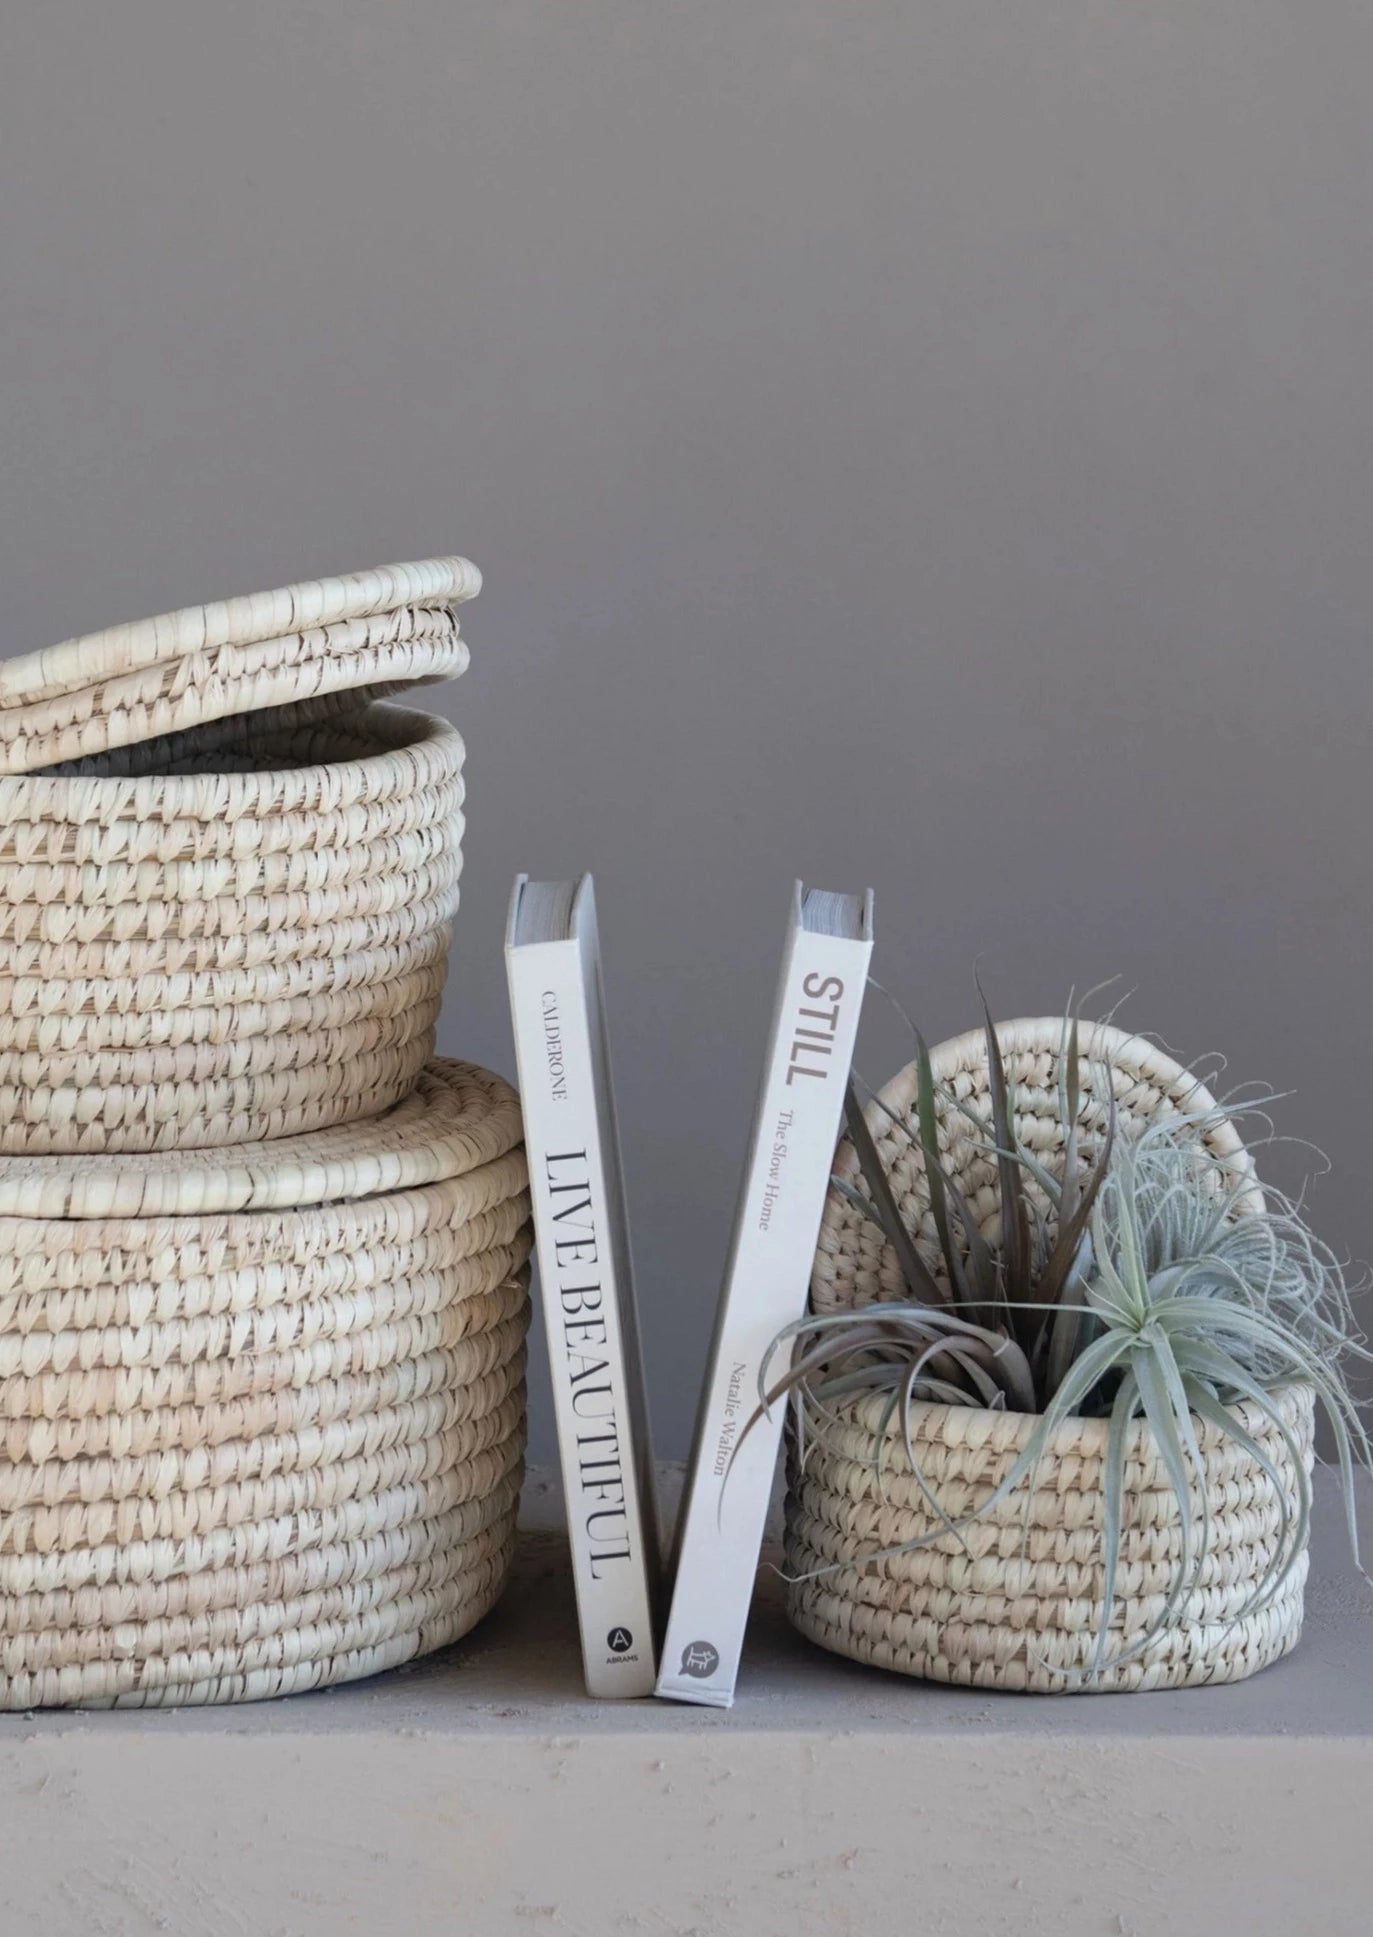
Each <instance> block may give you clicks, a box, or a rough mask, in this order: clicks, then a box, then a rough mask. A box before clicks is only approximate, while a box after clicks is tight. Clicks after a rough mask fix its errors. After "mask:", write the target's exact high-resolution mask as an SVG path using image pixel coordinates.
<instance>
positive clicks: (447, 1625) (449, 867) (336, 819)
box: [0, 559, 529, 1707]
mask: <svg viewBox="0 0 1373 1937" xmlns="http://www.w3.org/2000/svg"><path fill="white" fill-rule="evenodd" d="M478 583H479V580H478V577H477V574H476V573H475V571H474V570H473V568H472V567H471V566H469V565H467V564H466V563H465V561H463V560H460V559H447V560H437V561H433V562H432V563H429V564H425V565H412V566H398V567H393V568H391V569H390V570H388V571H384V572H375V573H368V574H360V575H358V576H356V577H354V578H350V579H336V580H330V581H324V582H321V583H317V584H314V585H308V586H295V587H292V588H289V589H288V590H286V591H284V592H278V593H273V594H263V595H259V596H258V597H255V598H249V599H238V600H232V601H229V602H228V603H226V604H222V605H219V606H213V607H204V608H197V609H195V610H193V611H188V612H181V613H176V614H173V615H171V616H169V617H168V618H165V619H160V620H153V621H148V622H145V623H144V624H142V625H138V626H131V627H125V628H121V629H118V630H116V631H114V632H110V633H106V634H101V635H96V636H94V637H92V638H89V639H85V640H79V641H72V642H69V643H68V644H67V645H65V646H59V647H55V648H53V649H51V650H50V651H49V652H46V653H41V654H36V655H34V656H33V657H32V658H30V659H27V660H19V661H15V662H12V663H11V664H10V665H8V666H5V667H3V668H0V768H2V769H3V770H4V771H3V774H0V1152H3V1153H4V1154H0V1436H2V1438H0V1444H3V1450H4V1455H5V1459H4V1463H3V1464H2V1465H0V1705H4V1706H9V1707H27V1706H31V1705H35V1704H39V1703H49V1704H50V1703H62V1704H65V1703H74V1702H100V1703H105V1702H142V1703H159V1702H161V1703H167V1702H192V1701H224V1700H246V1699H252V1698H254V1697H258V1696H262V1695H269V1694H278V1693H284V1692H287V1691H289V1690H292V1689H297V1688H306V1687H316V1686H320V1685H323V1684H324V1683H327V1682H330V1681H338V1680H343V1679H348V1678H350V1677H353V1676H357V1675H361V1674H367V1673H370V1672H372V1671H373V1670H375V1669H377V1668H381V1667H384V1666H387V1665H389V1664H390V1663H392V1662H396V1661H400V1660H403V1659H406V1658H407V1657H409V1656H412V1655H414V1654H417V1653H420V1652H422V1651H424V1650H425V1649H427V1648H431V1647H435V1646H438V1645H440V1644H441V1643H443V1642H445V1641H449V1640H452V1639H454V1638H456V1636H458V1635H460V1634H462V1633H463V1632H465V1631H466V1629H467V1628H468V1627H470V1626H471V1625H472V1623H473V1622H474V1621H475V1620H477V1619H478V1618H479V1617H480V1615H481V1614H482V1613H484V1612H485V1610H486V1609H487V1608H488V1607H489V1606H490V1604H491V1602H492V1601H493V1600H494V1598H495V1597H496V1595H497V1594H498V1593H499V1591H500V1587H501V1585H502V1583H503V1580H504V1576H505V1572H506V1568H507V1565H508V1561H509V1558H510V1553H511V1547H512V1542H513V1535H514V1515H515V1503H516V1496H517V1493H518V1489H519V1480H520V1470H521V1462H522V1458H523V1446H524V1392H523V1373H524V1332H525V1326H526V1320H527V1284H526V1271H525V1263H526V1259H527V1255H528V1249H529V1239H528V1229H527V1218H528V1200H527V1196H526V1192H525V1168H524V1157H523V1151H522V1149H521V1146H520V1120H519V1109H518V1104H517V1102H516V1099H515V1097H514V1095H513V1093H512V1092H511V1091H510V1090H509V1088H508V1087H507V1086H506V1085H505V1084H504V1083H502V1082H501V1081H500V1080H499V1079H498V1078H495V1077H492V1076H490V1075H488V1074H486V1073H485V1072H482V1071H479V1070H476V1069H473V1068H471V1067H470V1066H468V1065H464V1064H458V1063H446V1062H442V1061H435V1060H433V1058H432V1048H433V1037H434V1022H435V1018H436V1016H437V1012H438V1007H439V1001H440V997H441V992H442V986H443V979H444V974H445V970H446V965H447V952H448V939H449V928H450V923H451V920H452V916H453V913H454V910H455V908H456V905H457V892H458V887H457V884H458V874H459V871H460V867H461V839H462V828H463V822H462V813H461V803H462V753H463V749H462V741H461V739H460V737H459V736H458V734H457V733H456V731H455V730H454V729H453V728H452V727H451V726H448V725H447V724H446V723H445V722H443V721H441V720H438V719H435V718H432V717H430V716H428V715H425V714H418V713H412V712H408V711H404V710H401V709H399V708H396V707H393V706H387V705H382V704H379V703H378V700H379V696H380V695H382V694H386V693H390V692H394V691H396V690H397V689H398V688H400V687H401V686H404V685H407V684H410V683H413V682H415V681H418V680H430V679H434V678H440V677H443V676H445V675H450V674H454V673H457V672H460V671H461V670H462V669H463V666H464V665H465V663H466V649H465V647H464V646H463V645H462V642H461V640H460V638H459V636H458V631H457V625H456V622H455V619H454V617H453V606H454V605H455V604H456V603H457V601H459V600H460V599H462V598H465V597H468V596H470V595H471V594H472V592H473V591H475V590H476V588H477V585H478Z"/></svg>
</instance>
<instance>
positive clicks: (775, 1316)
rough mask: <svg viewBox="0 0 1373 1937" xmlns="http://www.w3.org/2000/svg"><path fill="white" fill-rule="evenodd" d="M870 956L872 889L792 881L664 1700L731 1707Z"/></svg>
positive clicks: (670, 1629)
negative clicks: (780, 1337)
mask: <svg viewBox="0 0 1373 1937" xmlns="http://www.w3.org/2000/svg"><path fill="white" fill-rule="evenodd" d="M871 954H872V894H871V891H869V892H868V893H867V894H862V895H858V894H830V893H827V892H825V891H824V890H821V889H815V888H813V889H810V890H807V889H805V888H804V887H803V886H802V884H801V883H800V882H799V881H798V882H797V883H796V886H795V889H794V891H793V895H792V904H791V912H790V921H789V925H788V931H787V939H786V947H785V951H784V954H783V960H782V972H781V977H780V980H779V984H778V990H777V999H776V1007H775V1010H774V1014H773V1023H772V1033H771V1039H770V1042H769V1045H768V1051H767V1057H766V1061H765V1063H764V1068H763V1079H762V1085H761V1090H760V1093H759V1098H758V1104H757V1111H756V1114H755V1117H754V1123H753V1132H752V1138H751V1143H750V1150H749V1155H748V1158H747V1163H746V1168H745V1172H744V1181H743V1188H742V1192H741V1195H740V1198H739V1206H738V1210H737V1213H736V1216H735V1225H734V1236H733V1240H732V1242H731V1245H730V1251H729V1259H728V1262H727V1264H726V1267H725V1276H724V1286H723V1289H722V1290H721V1293H720V1304H719V1309H718V1312H717V1316H716V1327H715V1338H714V1343H713V1345H712V1348H711V1358H710V1368H709V1371H708V1373H707V1377H706V1384H705V1388H704V1390H703V1394H702V1403H701V1410H700V1413H699V1416H698V1420H697V1428H696V1443H695V1449H694V1452H693V1454H692V1462H691V1469H690V1472H689V1474H688V1478H687V1490H686V1494H685V1496H684V1499H683V1504H682V1515H681V1519H680V1522H679V1525H678V1534H677V1548H676V1571H675V1578H674V1582H673V1588H672V1600H671V1606H670V1608H669V1612H668V1621H667V1631H666V1635H665V1637H664V1641H663V1648H662V1669H661V1671H660V1673H659V1676H658V1684H657V1693H658V1694H659V1695H661V1696H664V1697H666V1698H667V1699H669V1700H671V1701H680V1702H702V1703H705V1704H707V1705H709V1706H712V1707H716V1708H728V1707H729V1706H730V1705H731V1703H732V1702H733V1700H734V1685H735V1680H736V1678H737V1675H738V1671H739V1655H740V1651H741V1649H742V1646H743V1640H744V1629H745V1626H746V1624H747V1621H748V1612H749V1605H750V1602H751V1601H752V1598H753V1585H754V1579H755V1576H756V1574H757V1571H758V1557H759V1552H760V1550H761V1547H762V1541H763V1526H764V1522H765V1520H766V1517H767V1510H768V1500H769V1496H770V1494H771V1491H772V1481H773V1473H774V1470H775V1468H776V1465H777V1449H778V1445H779V1442H780V1440H781V1435H782V1424H783V1416H784V1411H785V1408H784V1407H783V1406H782V1405H780V1404H779V1405H775V1406H773V1407H772V1408H770V1410H769V1411H768V1412H766V1413H764V1414H763V1415H762V1416H760V1417H754V1415H755V1414H756V1413H757V1411H758V1404H759V1391H758V1381H759V1371H760V1368H761V1366H762V1364H763V1361H764V1358H765V1355H766V1353H767V1350H768V1347H769V1345H770V1344H771V1343H772V1341H773V1339H775V1338H776V1336H777V1334H778V1333H779V1332H780V1331H781V1330H782V1328H783V1327H784V1326H786V1325H789V1324H791V1323H793V1322H794V1321H795V1320H796V1319H798V1318H800V1317H801V1315H802V1313H803V1312H804V1311H805V1307H806V1296H807V1292H808V1290H809V1286H810V1274H811V1265H812V1263H813V1260H814V1257H815V1243H816V1239H817V1237H818V1235H819V1231H820V1219H821V1215H822V1213H823V1210H824V1204H825V1192H826V1190H827V1188H828V1186H829V1178H830V1171H831V1167H832V1164H833V1160H834V1150H835V1145H836V1143H837V1141H838V1136H839V1125H840V1118H841V1114H842V1110H843V1102H844V1086H845V1084H846V1082H847V1080H848V1074H849V1066H850V1064H851V1063H852V1061H853V1048H854V1041H855V1038H856V1036H857V1033H858V1018H859V1014H860V1012H861V1010H862V1006H863V992H864V988H865V986H866V983H867V976H868V962H869V959H870V957H871ZM789 1356H790V1355H789V1354H788V1353H787V1352H786V1351H779V1352H778V1354H777V1355H776V1356H775V1358H774V1359H773V1361H772V1365H771V1376H772V1377H774V1378H779V1377H780V1376H781V1375H782V1373H783V1372H784V1371H785V1370H786V1367H787V1364H788V1361H789ZM750 1419H752V1424H751V1425H750V1424H749V1422H750ZM746 1426H747V1427H748V1428H749V1430H748V1431H747V1433H746V1432H745V1427H746Z"/></svg>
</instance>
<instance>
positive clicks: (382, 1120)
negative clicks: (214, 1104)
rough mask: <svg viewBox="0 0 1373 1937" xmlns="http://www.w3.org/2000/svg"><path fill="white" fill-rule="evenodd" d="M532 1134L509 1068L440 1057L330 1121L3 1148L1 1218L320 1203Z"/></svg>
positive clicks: (400, 1186)
mask: <svg viewBox="0 0 1373 1937" xmlns="http://www.w3.org/2000/svg"><path fill="white" fill-rule="evenodd" d="M523 1134H524V1133H523V1125H522V1119H521V1115H520V1104H519V1098H518V1096H517V1095H516V1093H515V1091H514V1090H513V1089H512V1088H511V1086H510V1084H509V1083H507V1082H506V1081H505V1079H504V1077H502V1076H499V1075H497V1074H496V1073H495V1072H494V1071H491V1070H486V1069H482V1068H480V1067H479V1066H478V1065H477V1064H475V1063H465V1062H460V1061H458V1060H456V1059H453V1058H449V1057H437V1056H436V1057H432V1058H431V1059H430V1060H429V1061H428V1062H427V1063H426V1064H425V1066H424V1068H423V1069H422V1070H421V1072H420V1076H419V1080H418V1082H417V1084H416V1085H415V1087H414V1088H413V1089H412V1090H411V1092H410V1094H409V1095H407V1096H405V1097H403V1098H402V1099H401V1101H400V1102H398V1103H395V1104H392V1105H391V1107H390V1108H389V1109H387V1110H384V1111H383V1112H382V1113H381V1114H380V1115H378V1116H373V1117H366V1118H362V1119H361V1120H359V1121H355V1122H349V1123H342V1124H335V1125H334V1126H332V1127H331V1128H329V1129H324V1130H308V1131H303V1132H299V1133H297V1134H296V1135H294V1136H286V1137H277V1138H272V1139H268V1140H267V1141H264V1142H256V1143H240V1144H236V1145H227V1146H222V1145H221V1146H214V1145H211V1146H208V1147H206V1148H204V1149H192V1150H175V1149H173V1150H164V1151H149V1152H140V1153H133V1154H126V1155H121V1154H118V1153H91V1154H87V1155H66V1156H61V1155H59V1156H39V1155H32V1156H30V1155H18V1154H16V1155H13V1156H0V1218H4V1219H9V1218H19V1219H25V1220H29V1221H41V1222H45V1223H51V1222H59V1223H61V1222H65V1221H66V1220H68V1219H86V1218H96V1219H100V1220H102V1221H105V1222H109V1221H120V1220H126V1219H130V1218H135V1219H145V1218H165V1217H176V1216H190V1217H197V1218H198V1217H206V1216H211V1217H217V1216H221V1215H224V1214H227V1213H238V1212H245V1211H246V1212H250V1213H251V1212H263V1211H310V1210H317V1209H323V1208H325V1207H327V1206H330V1205H337V1204H341V1203H347V1202H356V1201H360V1200H362V1199H365V1198H371V1197H380V1196H385V1195H390V1194H392V1193H394V1192H397V1191H403V1190H409V1189H415V1188H419V1187H422V1186H425V1185H430V1184H438V1183H447V1182H450V1181H452V1180H453V1179H456V1178H460V1177H466V1176H468V1175H470V1174H473V1173H475V1172H478V1171H481V1170H484V1169H485V1168H486V1167H487V1166H489V1165H492V1164H494V1163H496V1162H498V1161H499V1160H500V1159H501V1158H503V1157H506V1156H508V1155H509V1154H510V1153H511V1152H512V1151H514V1150H515V1149H517V1148H518V1147H519V1145H520V1143H521V1139H522V1137H523Z"/></svg>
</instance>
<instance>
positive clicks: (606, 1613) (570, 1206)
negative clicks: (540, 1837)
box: [505, 874, 660, 1697]
mask: <svg viewBox="0 0 1373 1937" xmlns="http://www.w3.org/2000/svg"><path fill="white" fill-rule="evenodd" d="M505 961H506V973H507V976H508V978H509V983H510V1012H511V1016H512V1019H513V1022H514V1030H515V1053H516V1057H517V1059H518V1063H519V1073H520V1097H521V1102H522V1105H523V1109H524V1135H525V1147H526V1150H527V1152H528V1157H529V1186H530V1193H531V1196H532V1198H533V1202H534V1234H535V1242H536V1245H537V1248H538V1259H539V1281H540V1286H541V1289H542V1294H543V1312H544V1325H545V1330H546V1332H547V1335H548V1357H549V1365H550V1369H551V1372H552V1378H553V1406H554V1413H555V1417H556V1421H557V1429H558V1449H559V1454H560V1457H561V1461H562V1473H563V1491H564V1494H565V1496H566V1500H567V1526H568V1539H569V1542H570V1544H571V1548H572V1567H573V1574H574V1578H575V1585H576V1592H577V1618H578V1622H579V1624H580V1627H581V1639H582V1661H583V1665H584V1667H585V1671H586V1686H587V1691H588V1693H590V1694H592V1695H600V1696H610V1697H615V1696H634V1695H651V1694H652V1692H653V1682H654V1673H655V1668H656V1639H657V1614H658V1597H659V1587H660V1566H659V1548H658V1507H657V1500H656V1498H655V1494H654V1479H653V1459H652V1451H651V1447H650V1441H649V1432H648V1407H647V1400H646V1397H645V1388H644V1374H643V1355H642V1350H641V1347H640V1343H639V1325H638V1316H637V1312H636V1309H635V1303H634V1287H633V1281H632V1278H631V1275H630V1254H629V1227H628V1220H627V1217H626V1214H625V1198H624V1180H623V1175H622V1171H621V1165H620V1142H619V1135H618V1132H617V1128H616V1122H615V1101H614V1095H613V1091H612V1087H611V1075H610V1051H609V1044H608V1041H607V1036H606V1025H605V1003H604V997H603V994H602V989H601V963H600V941H599V937H598V934H597V928H596V902H595V895H594V891H593V887H592V881H591V876H590V875H589V874H586V875H583V876H582V878H581V880H580V881H566V882H553V881H530V880H529V879H528V878H527V877H526V876H525V875H519V876H517V878H516V881H515V889H514V893H513V895H512V896H511V901H510V920H509V926H508V928H507V931H506V947H505Z"/></svg>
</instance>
